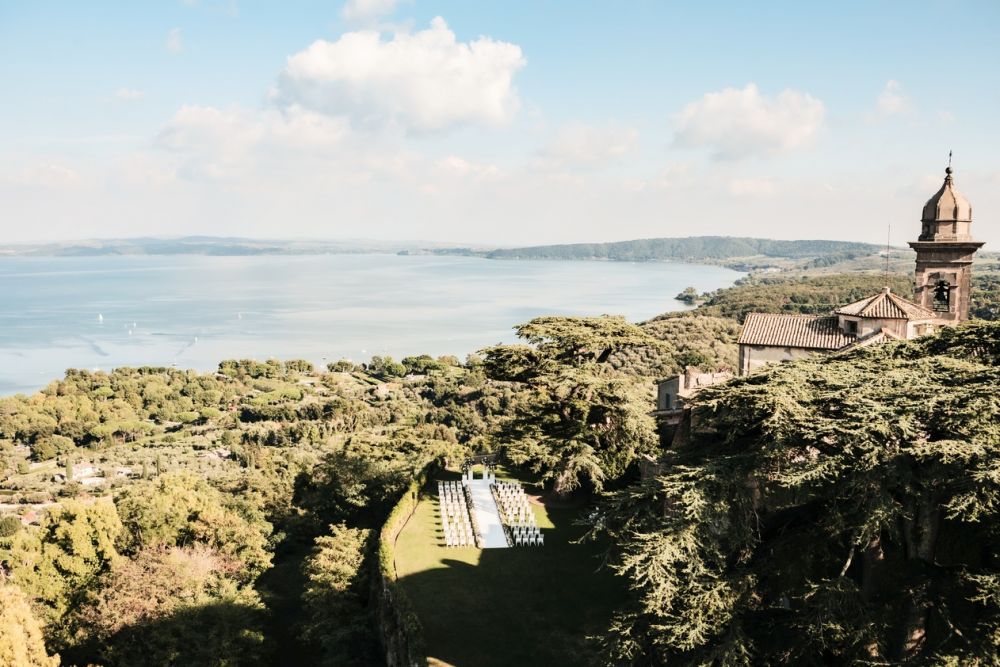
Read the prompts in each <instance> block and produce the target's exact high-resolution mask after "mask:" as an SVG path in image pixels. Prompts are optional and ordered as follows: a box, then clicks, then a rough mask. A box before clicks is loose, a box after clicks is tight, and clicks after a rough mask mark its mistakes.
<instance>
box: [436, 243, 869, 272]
mask: <svg viewBox="0 0 1000 667" xmlns="http://www.w3.org/2000/svg"><path fill="white" fill-rule="evenodd" d="M879 250H881V247H880V246H877V245H874V244H871V243H853V242H850V241H822V240H808V241H777V240H774V239H761V238H751V237H732V236H688V237H682V238H659V239H638V240H635V241H616V242H612V243H571V244H563V245H544V246H530V247H525V248H497V249H493V250H476V249H469V248H466V249H462V248H440V249H435V250H431V251H430V252H433V253H434V254H449V255H454V254H465V255H474V256H477V257H486V258H487V259H564V260H609V261H621V262H626V261H627V262H651V261H666V260H670V261H679V262H696V263H703V264H704V263H709V264H722V265H724V266H729V267H732V268H737V269H742V270H750V269H763V268H768V267H773V268H782V269H787V268H798V269H809V268H815V267H822V266H828V265H833V264H837V263H839V262H844V261H848V260H852V259H857V258H859V257H868V256H871V255H873V254H876V253H878V252H879Z"/></svg>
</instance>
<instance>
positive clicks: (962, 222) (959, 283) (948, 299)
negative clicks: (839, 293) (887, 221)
mask: <svg viewBox="0 0 1000 667" xmlns="http://www.w3.org/2000/svg"><path fill="white" fill-rule="evenodd" d="M944 173H945V176H944V184H943V185H942V186H941V189H940V190H938V191H937V193H936V194H935V195H934V196H933V197H931V198H930V199H929V200H928V201H927V203H926V204H924V212H923V215H922V216H921V220H920V223H921V228H920V237H919V238H918V239H917V240H916V241H910V247H911V248H913V249H914V250H916V251H917V268H916V276H915V279H916V284H915V288H916V289H915V290H914V294H915V300H916V302H917V303H918V304H920V305H921V306H923V307H924V308H927V309H928V310H932V311H934V313H935V315H936V316H937V319H938V321H939V322H940V323H941V324H954V323H957V322H964V321H965V320H967V319H969V297H970V294H971V291H972V256H973V255H975V254H976V251H977V250H979V249H980V248H981V247H982V246H983V242H982V241H973V240H972V230H971V227H972V205H971V204H969V200H968V199H966V198H965V197H963V196H962V195H961V194H960V193H959V192H958V190H956V189H955V183H954V179H953V178H952V175H951V155H950V154H949V156H948V168H947V169H945V170H944Z"/></svg>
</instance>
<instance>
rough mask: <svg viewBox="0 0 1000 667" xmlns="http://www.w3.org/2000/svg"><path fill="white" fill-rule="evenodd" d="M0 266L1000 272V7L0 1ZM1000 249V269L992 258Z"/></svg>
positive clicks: (954, 2)
mask: <svg viewBox="0 0 1000 667" xmlns="http://www.w3.org/2000/svg"><path fill="white" fill-rule="evenodd" d="M0 82H2V85H0V202H2V206H0V232H2V233H0V240H2V241H3V242H35V241H49V240H67V239H82V238H112V237H128V236H143V235H156V236H181V235H188V234H206V235H218V236H244V237H259V238H323V239H378V240H395V241H400V240H426V241H439V242H451V243H462V244H473V245H528V244H543V243H560V242H598V241H615V240H624V239H633V238H650V237H663V236H691V235H706V234H719V235H731V236H758V237H769V238H784V239H799V238H824V239H841V240H857V241H866V242H873V243H885V240H886V237H887V234H888V235H889V236H890V238H891V240H892V242H893V244H894V245H902V244H903V243H905V242H906V241H908V240H913V239H915V238H916V235H917V233H918V230H919V218H920V211H921V208H922V205H923V203H924V202H925V201H926V200H927V199H928V198H929V197H930V196H931V195H932V194H934V192H935V191H936V190H937V189H938V187H939V186H940V183H941V180H942V177H943V170H944V167H945V166H946V164H947V161H948V152H949V151H954V163H953V166H954V169H955V183H956V185H957V187H958V189H959V190H960V191H961V192H962V193H963V194H965V195H966V196H967V197H968V198H969V199H970V200H971V202H972V205H973V212H974V216H973V233H974V235H975V236H976V237H977V238H978V239H980V240H984V241H987V243H989V244H990V245H992V246H993V247H994V248H996V249H998V250H1000V126H998V123H1000V3H998V2H996V1H995V0H982V1H980V2H974V1H963V0H906V1H904V0H898V1H891V0H885V1H882V2H877V3H872V2H860V1H859V2H852V1H840V2H835V3H817V2H801V1H799V0H794V1H787V2H777V1H767V0H761V1H760V2H753V3H749V2H743V1H733V2H722V1H716V2H668V1H666V0H659V1H640V0H635V1H632V2H620V1H618V2H612V1H610V0H608V1H604V2H599V1H588V0H564V1H561V2H555V1H551V0H536V1H533V2H528V1H519V0H508V1H505V2H489V3H487V2H470V1H469V0H463V1H453V2H430V1H428V0H348V1H347V2H339V3H338V2H318V1H309V0H302V1H296V0H284V1H283V2H262V1H257V2H252V1H249V0H169V1H163V2H154V1H152V0H150V1H148V2H100V1H93V2H87V3H82V2H70V1H68V0H67V1H64V2H51V1H46V0H37V1H27V0H0ZM988 248H989V246H988Z"/></svg>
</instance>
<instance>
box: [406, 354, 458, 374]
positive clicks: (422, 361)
mask: <svg viewBox="0 0 1000 667" xmlns="http://www.w3.org/2000/svg"><path fill="white" fill-rule="evenodd" d="M402 364H403V367H404V368H406V374H414V375H427V374H428V373H431V372H433V371H442V370H444V369H445V368H447V365H446V364H444V363H442V362H440V361H438V360H437V359H435V358H434V357H432V356H430V355H429V354H421V355H420V356H416V357H403V361H402Z"/></svg>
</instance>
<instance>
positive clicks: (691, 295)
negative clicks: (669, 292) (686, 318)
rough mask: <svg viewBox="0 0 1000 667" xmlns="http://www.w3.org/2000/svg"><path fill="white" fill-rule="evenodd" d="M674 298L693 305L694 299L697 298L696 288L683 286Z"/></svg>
mask: <svg viewBox="0 0 1000 667" xmlns="http://www.w3.org/2000/svg"><path fill="white" fill-rule="evenodd" d="M674 298H675V299H677V300H678V301H683V302H684V303H686V304H687V305H689V306H693V305H694V303H695V301H697V300H698V290H696V289H695V288H693V287H685V288H684V289H682V290H681V291H680V293H679V294H678V295H677V296H675V297H674Z"/></svg>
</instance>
